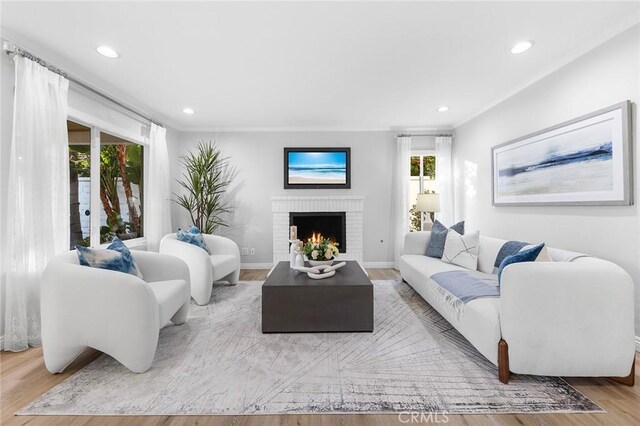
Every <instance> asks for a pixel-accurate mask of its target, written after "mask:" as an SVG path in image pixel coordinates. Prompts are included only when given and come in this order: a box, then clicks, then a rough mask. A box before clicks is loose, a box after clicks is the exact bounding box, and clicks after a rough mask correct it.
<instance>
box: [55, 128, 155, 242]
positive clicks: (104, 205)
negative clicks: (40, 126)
mask: <svg viewBox="0 0 640 426" xmlns="http://www.w3.org/2000/svg"><path fill="white" fill-rule="evenodd" d="M67 128H68V132H69V169H70V175H69V176H70V179H69V185H70V194H71V199H70V203H71V205H70V214H71V217H70V223H71V226H70V236H71V239H70V240H71V248H73V247H74V246H76V245H83V246H97V245H100V244H104V243H109V242H111V240H112V239H113V237H116V236H117V237H118V238H120V239H122V240H131V239H135V238H141V237H143V236H144V227H143V188H144V185H143V173H144V170H143V165H144V161H143V159H144V148H143V146H142V145H139V144H136V143H133V142H131V141H128V140H126V139H122V138H119V137H117V136H114V135H111V134H109V133H105V132H101V131H100V130H99V129H97V128H93V129H92V128H90V127H87V126H84V125H81V124H78V123H74V122H72V121H68V122H67ZM92 134H93V135H95V137H94V138H93V141H92V136H91V135H92ZM92 158H93V162H92ZM94 163H95V165H97V167H98V168H97V169H94ZM92 176H95V182H94V179H92ZM94 211H95V212H98V213H97V214H98V217H97V218H95V217H92V212H94Z"/></svg>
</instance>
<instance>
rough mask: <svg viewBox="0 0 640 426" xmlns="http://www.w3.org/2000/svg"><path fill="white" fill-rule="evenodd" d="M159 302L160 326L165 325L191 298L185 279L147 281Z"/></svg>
mask: <svg viewBox="0 0 640 426" xmlns="http://www.w3.org/2000/svg"><path fill="white" fill-rule="evenodd" d="M147 284H148V285H149V287H151V291H153V294H154V295H155V296H156V301H157V302H158V314H159V315H158V316H159V317H160V326H162V325H164V324H165V323H166V322H167V321H169V320H170V319H171V317H172V316H173V315H174V314H175V313H176V312H177V311H178V309H180V306H182V304H183V303H184V302H185V301H186V300H189V297H191V295H190V294H189V286H188V285H187V282H186V281H185V280H167V281H154V282H149V283H147Z"/></svg>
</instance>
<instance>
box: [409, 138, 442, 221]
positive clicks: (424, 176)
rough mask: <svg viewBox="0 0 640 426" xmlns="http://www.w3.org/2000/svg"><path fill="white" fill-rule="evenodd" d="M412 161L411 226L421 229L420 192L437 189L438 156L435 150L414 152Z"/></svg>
mask: <svg viewBox="0 0 640 426" xmlns="http://www.w3.org/2000/svg"><path fill="white" fill-rule="evenodd" d="M410 162H411V184H410V189H409V200H408V202H409V215H410V220H409V228H410V230H411V231H419V230H420V229H421V224H422V221H421V213H420V212H419V211H417V210H416V199H417V197H418V194H420V193H422V192H424V191H433V192H435V190H436V156H435V154H434V153H433V152H429V151H424V152H413V155H412V156H411V159H410Z"/></svg>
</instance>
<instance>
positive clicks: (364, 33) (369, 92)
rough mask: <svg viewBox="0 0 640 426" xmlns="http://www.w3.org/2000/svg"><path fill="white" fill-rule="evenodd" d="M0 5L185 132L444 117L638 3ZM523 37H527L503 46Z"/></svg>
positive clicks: (558, 56) (480, 105) (31, 38)
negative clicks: (109, 52) (520, 47)
mask: <svg viewBox="0 0 640 426" xmlns="http://www.w3.org/2000/svg"><path fill="white" fill-rule="evenodd" d="M1 7H2V10H1V12H2V18H1V22H2V27H3V30H4V33H3V36H4V35H7V36H8V35H11V36H12V37H13V38H14V39H16V40H14V41H16V42H19V43H22V44H23V45H24V47H27V48H30V49H31V50H34V51H35V52H34V53H37V54H40V55H42V56H44V57H45V58H46V59H49V60H55V61H56V64H59V65H61V66H64V67H66V68H68V70H69V71H71V72H72V73H74V74H76V75H78V76H80V77H82V78H83V79H85V80H88V82H90V83H92V84H93V85H95V86H97V87H99V88H101V89H104V90H108V91H110V92H111V93H113V94H116V95H117V96H119V97H121V98H123V100H125V101H127V102H129V103H131V104H133V105H134V106H136V107H138V108H140V109H141V110H144V111H146V112H148V113H150V114H152V115H154V116H155V117H158V118H159V119H160V120H164V121H165V122H167V123H168V124H170V125H172V126H174V127H176V128H178V129H183V130H186V129H205V128H207V129H212V128H249V127H255V128H266V127H268V128H315V129H321V128H322V129H388V128H395V127H399V128H417V127H429V128H446V127H451V126H455V125H457V124H459V123H461V122H463V121H464V120H466V119H468V118H470V117H472V116H474V115H475V114H477V113H478V112H480V111H482V110H483V109H486V108H487V107H488V106H490V105H492V104H493V103H495V102H496V101H498V100H499V99H501V98H504V97H505V96H508V95H509V94H510V93H513V92H514V91H516V90H518V88H521V87H523V85H526V84H527V83H528V82H531V81H533V80H535V79H536V78H539V77H540V76H541V75H544V74H545V73H548V72H549V71H550V70H553V69H555V68H557V67H558V66H560V65H561V64H563V63H566V61H567V60H569V59H572V58H575V57H576V56H578V55H579V54H581V53H584V52H585V51H586V50H588V49H590V48H593V47H594V46H595V45H597V44H599V43H601V42H603V41H604V40H606V39H608V38H610V37H612V36H613V35H615V34H616V33H618V32H620V31H622V30H623V29H624V28H626V27H629V26H630V25H632V24H633V22H638V15H639V13H640V12H639V10H640V9H639V3H638V2H637V1H633V2H610V1H603V2H495V3H491V2H447V3H445V2H426V3H417V2H411V3H397V2H387V3H362V2H358V3H337V2H325V3H291V2H289V3H268V2H259V3H245V2H240V3H238V2H236V3H220V2H218V3H212V2H155V3H149V2H127V3H124V2H86V3H77V2H62V3H52V2H27V3H25V2H6V1H3V2H2V5H1ZM523 39H525V40H526V39H533V40H535V43H536V44H535V46H534V48H533V49H531V50H530V51H528V52H526V53H523V54H521V55H512V54H510V53H509V50H510V48H511V47H512V45H513V44H514V43H515V42H517V41H519V40H523ZM100 44H107V45H109V46H111V47H113V48H115V49H116V50H117V51H118V52H119V53H120V58H118V59H116V60H110V59H107V58H104V57H102V56H100V55H99V54H97V53H96V51H95V48H96V47H97V46H98V45H100ZM441 105H448V106H449V107H450V110H449V111H448V112H446V113H438V112H437V111H436V109H437V108H438V107H439V106H441ZM185 106H190V107H192V108H194V109H195V110H196V114H194V115H192V116H187V115H185V114H183V113H182V109H183V107H185Z"/></svg>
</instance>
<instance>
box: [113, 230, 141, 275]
mask: <svg viewBox="0 0 640 426" xmlns="http://www.w3.org/2000/svg"><path fill="white" fill-rule="evenodd" d="M107 250H114V251H117V252H118V253H120V254H122V257H124V260H125V262H127V263H128V264H129V265H130V266H129V269H130V270H131V271H132V272H129V273H132V274H133V275H135V276H137V277H138V278H142V273H141V272H140V269H138V264H137V263H136V260H135V259H134V258H133V255H132V254H131V250H129V247H127V246H126V245H125V244H124V243H123V242H122V240H121V239H120V238H118V237H114V238H113V240H111V244H109V245H108V246H107Z"/></svg>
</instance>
